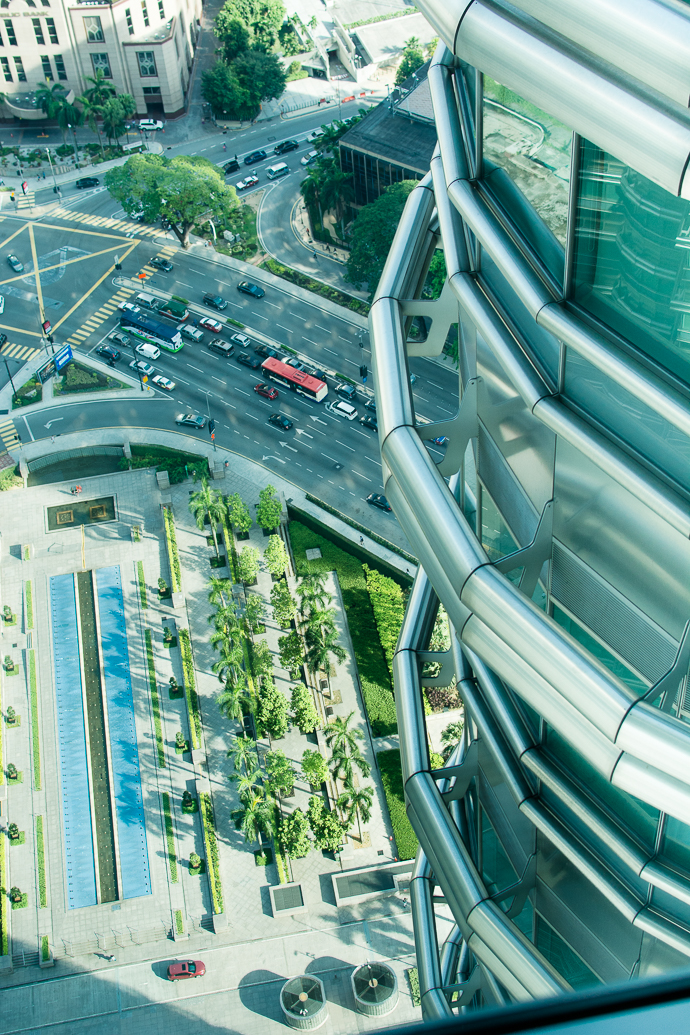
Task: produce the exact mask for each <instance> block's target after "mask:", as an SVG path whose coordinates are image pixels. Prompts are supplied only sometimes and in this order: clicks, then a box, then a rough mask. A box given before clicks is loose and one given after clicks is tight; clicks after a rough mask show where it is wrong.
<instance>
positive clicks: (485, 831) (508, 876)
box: [481, 809, 517, 895]
mask: <svg viewBox="0 0 690 1035" xmlns="http://www.w3.org/2000/svg"><path fill="white" fill-rule="evenodd" d="M481 814H482V815H481V823H482V877H483V878H484V881H485V883H486V886H487V888H488V889H489V893H490V894H492V895H495V894H496V892H498V891H503V890H504V888H509V887H510V886H511V884H514V883H515V881H516V880H517V874H516V872H515V870H514V869H513V867H512V865H511V862H510V859H509V858H508V856H507V855H506V853H505V849H504V848H503V845H502V844H501V842H500V841H499V839H498V836H497V834H496V831H495V830H494V828H493V826H492V825H491V821H490V820H489V817H488V816H487V814H486V812H485V811H484V809H482V810H481Z"/></svg>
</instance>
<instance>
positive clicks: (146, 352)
mask: <svg viewBox="0 0 690 1035" xmlns="http://www.w3.org/2000/svg"><path fill="white" fill-rule="evenodd" d="M136 351H137V352H138V353H139V355H140V356H148V358H149V359H158V357H159V356H160V354H161V350H160V349H158V348H156V346H155V345H151V344H150V343H149V342H148V341H142V343H141V345H137V348H136Z"/></svg>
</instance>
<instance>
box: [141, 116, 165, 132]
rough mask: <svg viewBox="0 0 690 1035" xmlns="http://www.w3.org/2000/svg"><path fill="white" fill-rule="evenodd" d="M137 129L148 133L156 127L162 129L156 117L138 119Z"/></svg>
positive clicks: (161, 124)
mask: <svg viewBox="0 0 690 1035" xmlns="http://www.w3.org/2000/svg"><path fill="white" fill-rule="evenodd" d="M139 129H142V130H143V131H144V132H145V133H149V132H152V131H153V130H156V129H163V123H162V122H159V121H158V119H140V120H139Z"/></svg>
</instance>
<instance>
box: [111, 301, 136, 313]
mask: <svg viewBox="0 0 690 1035" xmlns="http://www.w3.org/2000/svg"><path fill="white" fill-rule="evenodd" d="M117 308H118V309H121V310H122V312H123V313H140V312H141V309H140V308H139V306H138V305H134V303H133V302H120V304H119V306H118V307H117Z"/></svg>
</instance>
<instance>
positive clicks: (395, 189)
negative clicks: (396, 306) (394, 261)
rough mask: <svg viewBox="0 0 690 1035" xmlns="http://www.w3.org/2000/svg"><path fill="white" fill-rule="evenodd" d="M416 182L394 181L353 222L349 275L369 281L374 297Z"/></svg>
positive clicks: (357, 280)
mask: <svg viewBox="0 0 690 1035" xmlns="http://www.w3.org/2000/svg"><path fill="white" fill-rule="evenodd" d="M416 186H417V181H416V180H401V181H400V183H393V184H391V186H390V187H386V189H385V191H384V192H383V194H382V195H381V196H380V197H379V198H377V199H376V201H372V202H371V204H370V205H365V206H364V208H363V209H361V211H360V213H359V215H358V216H357V218H356V219H355V221H354V223H353V226H352V240H351V250H350V257H349V259H348V260H347V279H348V280H349V281H350V283H351V284H356V285H358V286H362V285H364V284H366V285H367V287H368V288H369V298H370V300H371V299H372V298H373V297H374V292H375V291H376V288H377V286H378V282H379V280H380V279H381V274H382V273H383V267H384V264H385V262H386V258H387V256H388V252H389V251H390V247H391V245H392V243H393V238H394V237H395V231H396V230H397V229H398V223H399V222H400V217H401V216H402V212H403V209H404V207H405V202H406V201H407V199H408V196H409V194H410V192H411V191H413V190H414V188H415V187H416Z"/></svg>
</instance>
